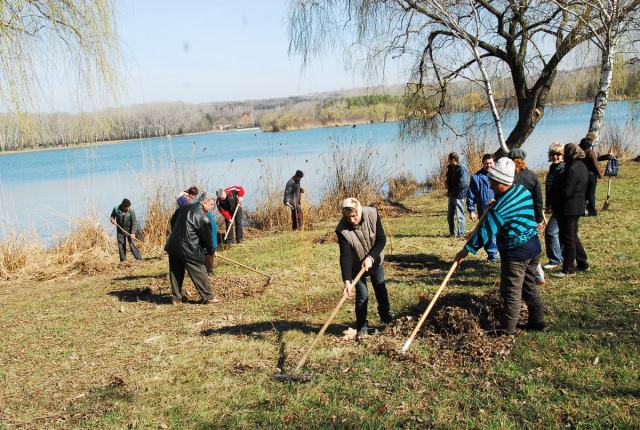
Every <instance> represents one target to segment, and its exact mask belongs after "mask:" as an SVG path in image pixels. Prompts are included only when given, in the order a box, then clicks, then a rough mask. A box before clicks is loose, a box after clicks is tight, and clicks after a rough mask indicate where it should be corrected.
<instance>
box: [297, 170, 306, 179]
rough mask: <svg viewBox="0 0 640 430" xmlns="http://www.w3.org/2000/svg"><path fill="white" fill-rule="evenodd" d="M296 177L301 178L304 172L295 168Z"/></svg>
mask: <svg viewBox="0 0 640 430" xmlns="http://www.w3.org/2000/svg"><path fill="white" fill-rule="evenodd" d="M295 176H296V177H298V178H302V177H303V176H304V173H302V170H296V175H295Z"/></svg>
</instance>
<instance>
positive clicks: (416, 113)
mask: <svg viewBox="0 0 640 430" xmlns="http://www.w3.org/2000/svg"><path fill="white" fill-rule="evenodd" d="M570 7H571V6H570V5H567V6H564V7H561V6H559V5H558V4H557V3H553V2H547V1H545V0H533V1H529V0H520V1H518V2H514V1H509V0H494V1H489V0H475V1H456V0H439V1H436V0H387V1H385V0H331V1H313V2H310V1H304V0H291V1H290V5H289V40H290V46H289V51H290V53H291V54H292V55H299V56H300V57H301V58H302V60H303V64H307V63H308V62H309V61H310V59H311V58H312V57H313V56H314V55H317V54H319V53H320V52H322V51H324V50H326V49H335V48H338V49H339V50H340V51H341V52H342V53H343V54H345V57H348V58H355V54H357V52H358V51H363V52H364V61H365V62H364V67H365V70H367V71H370V70H371V69H372V68H375V67H378V68H379V67H380V66H381V65H382V66H384V64H385V63H386V61H388V60H389V59H390V58H398V57H404V58H406V59H407V60H408V63H409V64H410V66H411V70H412V72H411V76H412V83H411V84H408V85H407V89H406V94H405V106H406V107H407V116H406V118H405V119H404V120H403V122H402V125H401V132H404V134H405V136H406V137H409V138H411V137H416V136H420V135H421V134H423V133H425V130H428V129H430V127H432V126H433V123H434V120H435V119H437V118H440V121H442V115H443V114H444V113H446V112H447V90H448V87H449V84H450V83H451V82H452V81H454V80H456V79H460V78H467V79H472V78H473V73H477V72H478V71H479V70H480V69H479V66H481V65H482V62H485V63H486V62H488V63H489V64H490V65H491V66H492V67H493V69H494V70H495V73H496V76H495V77H500V76H499V75H500V74H503V75H504V76H505V77H508V78H509V79H510V81H511V83H512V84H513V94H512V96H513V98H514V99H515V103H516V105H517V122H516V125H515V127H514V129H513V130H512V131H511V133H510V134H509V136H508V137H507V139H506V146H507V147H508V148H509V149H512V148H517V147H520V146H521V145H522V144H523V143H524V142H525V140H526V139H527V138H528V137H529V135H530V134H531V133H532V132H533V130H534V128H535V126H536V125H537V124H538V122H539V121H540V119H542V117H543V115H544V111H545V107H546V104H547V96H548V94H549V90H550V88H551V86H552V85H553V82H554V79H555V77H556V73H557V70H558V65H559V64H560V62H561V61H562V59H563V58H565V56H566V55H567V54H568V53H569V52H571V51H572V50H573V49H574V48H575V47H577V46H579V45H580V44H582V43H583V42H585V41H587V40H589V38H590V37H591V35H590V34H592V31H595V32H596V33H601V32H602V31H603V30H602V28H601V27H600V28H598V27H596V28H593V29H588V28H586V26H585V24H584V23H585V22H586V21H588V20H589V18H590V14H591V13H592V12H591V11H590V10H586V9H584V10H576V11H575V13H567V12H566V9H567V8H570ZM443 11H446V13H444V12H443ZM454 24H455V25H454ZM470 46H471V47H475V49H469V47H470ZM351 64H352V66H354V65H357V64H354V63H351ZM480 73H481V74H482V71H481V70H480ZM487 78H491V77H488V76H487ZM483 79H484V78H483ZM487 81H489V82H490V79H488V80H487ZM504 103H505V105H506V104H508V101H504Z"/></svg>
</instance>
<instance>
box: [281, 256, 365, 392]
mask: <svg viewBox="0 0 640 430" xmlns="http://www.w3.org/2000/svg"><path fill="white" fill-rule="evenodd" d="M364 270H365V269H364V267H363V268H362V269H360V272H358V275H357V276H356V278H355V279H354V280H353V281H352V282H351V284H352V285H355V284H357V283H358V281H359V280H360V278H361V277H362V275H363V274H364ZM347 298H348V296H347V295H346V294H344V295H343V296H342V298H341V299H340V301H339V302H338V304H337V305H336V307H335V309H334V310H333V312H332V313H331V315H330V316H329V318H328V319H327V322H325V323H324V325H323V326H322V328H321V329H320V331H319V332H318V334H317V335H316V337H315V338H314V339H313V342H311V345H309V348H307V350H306V351H305V353H304V355H303V356H302V358H301V359H300V361H298V364H297V365H296V367H295V369H293V372H291V373H276V374H275V375H273V379H275V380H276V381H281V382H284V381H294V382H309V381H311V380H312V379H313V376H314V375H311V374H300V369H301V368H302V366H303V365H304V363H305V362H306V361H307V358H308V357H309V353H310V352H311V350H312V349H313V347H314V346H316V344H317V343H318V341H319V340H320V338H321V337H322V335H323V334H324V332H325V331H326V330H327V327H329V324H331V321H333V319H334V318H335V316H336V315H337V314H338V311H339V310H340V308H341V307H342V305H343V304H344V302H346V301H347Z"/></svg>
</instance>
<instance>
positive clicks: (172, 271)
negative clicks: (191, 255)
mask: <svg viewBox="0 0 640 430" xmlns="http://www.w3.org/2000/svg"><path fill="white" fill-rule="evenodd" d="M185 270H186V271H187V273H188V274H189V277H190V278H191V281H192V282H193V285H194V286H195V287H196V290H198V293H200V296H202V300H212V299H213V294H211V284H209V274H208V273H207V267H206V266H205V265H204V263H202V264H195V263H192V262H190V261H187V260H183V259H182V258H179V257H173V256H171V255H169V279H170V280H171V299H172V300H173V301H174V302H179V301H180V300H182V283H183V282H184V272H185Z"/></svg>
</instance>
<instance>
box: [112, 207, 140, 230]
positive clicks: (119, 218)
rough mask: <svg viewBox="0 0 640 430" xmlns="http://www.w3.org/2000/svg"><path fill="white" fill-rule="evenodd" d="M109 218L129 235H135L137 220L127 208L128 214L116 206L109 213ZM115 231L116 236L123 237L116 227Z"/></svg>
mask: <svg viewBox="0 0 640 430" xmlns="http://www.w3.org/2000/svg"><path fill="white" fill-rule="evenodd" d="M111 218H112V219H114V220H116V223H118V225H119V226H120V227H122V229H123V230H124V231H126V232H128V233H129V234H136V233H137V232H138V218H137V217H136V213H135V212H134V211H133V209H131V208H129V211H128V212H122V209H121V207H120V205H118V206H116V207H114V208H113V210H112V211H111ZM116 231H117V234H119V235H124V233H123V232H122V230H120V229H119V228H117V227H116Z"/></svg>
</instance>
